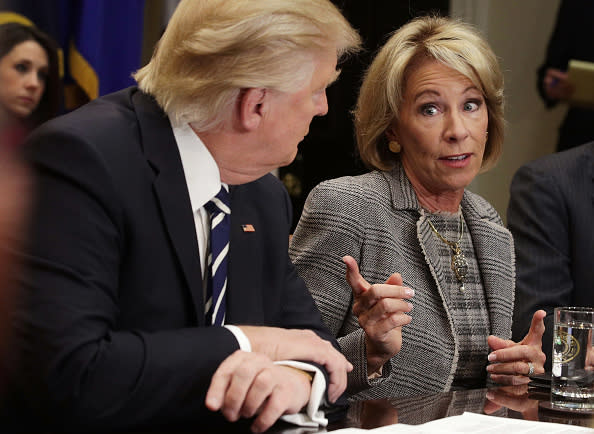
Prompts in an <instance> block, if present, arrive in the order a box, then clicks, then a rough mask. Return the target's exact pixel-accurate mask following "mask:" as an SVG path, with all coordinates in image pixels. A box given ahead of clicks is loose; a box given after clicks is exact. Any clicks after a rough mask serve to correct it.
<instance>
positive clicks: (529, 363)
mask: <svg viewBox="0 0 594 434" xmlns="http://www.w3.org/2000/svg"><path fill="white" fill-rule="evenodd" d="M528 368H529V369H528V376H529V377H530V376H531V375H532V374H534V365H533V364H532V362H528Z"/></svg>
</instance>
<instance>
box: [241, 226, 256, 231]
mask: <svg viewBox="0 0 594 434" xmlns="http://www.w3.org/2000/svg"><path fill="white" fill-rule="evenodd" d="M241 229H243V231H244V232H256V228H254V225H241Z"/></svg>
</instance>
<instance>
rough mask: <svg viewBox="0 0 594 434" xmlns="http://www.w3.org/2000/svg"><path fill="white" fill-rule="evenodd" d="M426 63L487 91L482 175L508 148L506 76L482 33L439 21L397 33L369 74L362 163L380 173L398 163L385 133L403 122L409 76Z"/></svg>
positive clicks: (360, 109) (360, 137)
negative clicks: (401, 109)
mask: <svg viewBox="0 0 594 434" xmlns="http://www.w3.org/2000/svg"><path fill="white" fill-rule="evenodd" d="M423 58H429V59H435V60H437V61H439V62H442V63H443V64H445V65H447V66H448V67H450V68H452V69H454V70H456V71H458V72H459V73H461V74H462V75H464V76H466V77H468V79H469V80H471V81H472V83H473V84H474V85H475V86H476V87H477V88H478V89H479V90H480V91H481V92H482V94H483V97H484V98H485V101H486V104H487V111H488V116H489V134H488V138H487V143H486V145H485V153H484V155H483V162H482V170H483V171H484V170H487V169H489V168H490V167H492V166H493V165H494V164H495V163H496V161H497V159H498V158H499V156H500V155H501V151H502V146H503V136H504V119H503V74H502V73H501V69H500V68H499V63H498V61H497V57H496V56H495V54H494V53H493V50H491V48H490V47H489V45H488V44H487V42H486V41H485V40H484V39H483V38H482V36H481V35H480V34H479V33H478V31H476V30H475V29H474V28H473V27H471V26H470V25H468V24H465V23H462V22H460V21H455V20H452V19H449V18H443V17H437V16H429V17H421V18H417V19H414V20H412V21H410V22H409V23H407V24H405V25H404V26H402V27H401V28H400V29H398V30H397V31H396V32H395V33H394V34H393V35H392V36H391V37H390V39H389V40H388V42H387V43H386V44H385V45H384V46H383V47H382V49H381V50H380V51H379V53H378V54H377V56H376V57H375V59H374V60H373V62H372V64H371V66H370V67H369V69H368V70H367V73H366V74H365V78H364V80H363V84H362V86H361V90H360V92H359V98H358V101H357V106H356V108H355V111H354V117H355V131H356V135H357V144H358V147H359V153H360V155H361V159H362V160H363V162H364V163H365V165H366V166H367V167H370V168H374V169H380V170H389V169H391V168H392V167H393V166H394V163H395V161H397V160H398V159H399V155H398V154H395V153H393V152H391V151H390V150H389V148H388V139H387V137H386V131H387V130H388V129H389V128H390V126H392V125H393V124H394V122H395V121H396V120H397V119H398V114H399V112H398V109H399V107H400V106H401V104H402V102H403V97H404V90H405V86H406V77H407V72H408V71H409V70H410V69H411V67H413V66H414V65H415V64H416V63H417V61H419V60H421V59H423Z"/></svg>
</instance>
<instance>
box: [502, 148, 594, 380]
mask: <svg viewBox="0 0 594 434" xmlns="http://www.w3.org/2000/svg"><path fill="white" fill-rule="evenodd" d="M593 219H594V142H592V143H589V144H586V145H582V146H579V147H577V148H573V149H571V150H568V151H565V152H561V153H558V154H553V155H548V156H546V157H543V158H540V159H537V160H535V161H532V162H530V163H528V164H526V165H525V166H523V167H521V168H520V169H519V170H518V172H517V173H516V175H515V176H514V178H513V180H512V184H511V199H510V203H509V208H508V210H507V223H508V226H509V229H510V230H511V232H512V234H513V236H514V242H515V246H516V273H517V275H516V278H517V281H516V307H515V312H514V323H513V339H514V340H519V339H522V338H523V337H524V335H525V334H526V333H527V332H528V329H529V327H530V321H531V319H532V314H533V313H534V312H535V311H536V310H538V309H545V310H546V311H547V313H548V315H547V317H546V319H545V326H546V332H545V336H544V337H543V351H544V352H545V354H546V356H547V365H546V366H547V367H548V368H549V369H550V366H551V363H550V359H551V348H552V339H553V338H552V332H553V317H552V313H553V309H554V308H555V307H556V306H594V291H593V290H592V282H593V281H594V261H593V259H592V258H593V257H594V230H592V221H593Z"/></svg>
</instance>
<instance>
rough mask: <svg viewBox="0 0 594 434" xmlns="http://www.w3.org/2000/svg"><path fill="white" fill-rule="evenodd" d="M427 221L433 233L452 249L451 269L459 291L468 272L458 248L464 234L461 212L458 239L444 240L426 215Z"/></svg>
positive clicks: (466, 263) (463, 257)
mask: <svg viewBox="0 0 594 434" xmlns="http://www.w3.org/2000/svg"><path fill="white" fill-rule="evenodd" d="M427 222H428V223H429V226H431V229H432V230H433V232H435V235H437V236H438V237H439V239H440V240H441V241H443V242H444V243H446V244H447V245H448V246H449V247H450V249H451V250H452V271H453V272H454V274H455V275H456V279H458V282H460V291H464V278H465V277H466V274H467V273H468V261H466V257H465V256H464V253H463V252H462V249H461V248H460V241H461V240H462V235H463V234H464V220H462V214H460V236H459V237H458V241H449V240H446V239H445V238H444V237H443V236H442V235H441V234H440V233H439V232H438V231H437V229H435V226H433V223H431V220H429V217H427Z"/></svg>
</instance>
